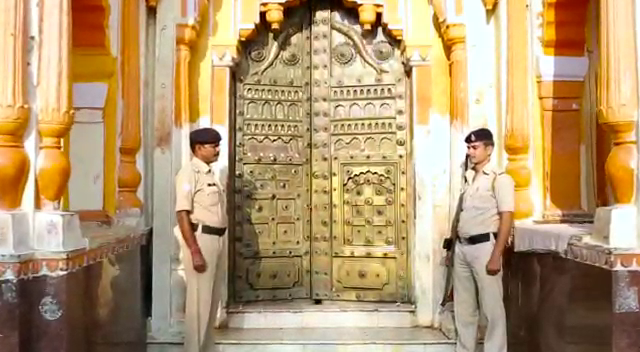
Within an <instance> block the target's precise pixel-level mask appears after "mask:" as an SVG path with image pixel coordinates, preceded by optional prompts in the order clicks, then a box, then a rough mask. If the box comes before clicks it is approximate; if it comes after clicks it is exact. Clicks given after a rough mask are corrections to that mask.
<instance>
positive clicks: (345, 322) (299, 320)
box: [228, 301, 416, 329]
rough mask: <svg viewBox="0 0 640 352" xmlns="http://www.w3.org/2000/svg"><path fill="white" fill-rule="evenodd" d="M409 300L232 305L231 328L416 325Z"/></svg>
mask: <svg viewBox="0 0 640 352" xmlns="http://www.w3.org/2000/svg"><path fill="white" fill-rule="evenodd" d="M414 312H415V308H414V307H413V306H412V305H409V304H395V303H363V302H335V301H334V302H324V303H323V304H318V305H316V304H313V303H311V302H308V301H307V302H305V301H302V302H296V301H292V302H282V303H274V302H269V303H255V304H246V305H237V306H232V307H230V308H229V311H228V326H229V328H232V329H234V328H244V329H274V328H281V329H284V328H338V327H349V328H410V327H414V326H416V319H415V314H414Z"/></svg>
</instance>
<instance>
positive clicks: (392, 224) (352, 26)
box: [311, 1, 410, 302]
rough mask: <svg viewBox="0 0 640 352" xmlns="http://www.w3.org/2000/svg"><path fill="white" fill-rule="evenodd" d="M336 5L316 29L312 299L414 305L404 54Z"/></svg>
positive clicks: (317, 15) (317, 19)
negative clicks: (411, 302) (409, 254)
mask: <svg viewBox="0 0 640 352" xmlns="http://www.w3.org/2000/svg"><path fill="white" fill-rule="evenodd" d="M325 4H326V3H325ZM331 4H332V5H331V9H329V6H328V4H327V5H318V6H320V7H319V8H317V9H315V11H314V12H313V15H312V16H313V21H312V30H311V35H312V41H311V53H312V54H311V55H312V60H311V64H312V74H311V77H312V85H311V87H312V90H311V95H312V107H311V110H312V117H313V118H312V129H313V137H312V146H313V149H312V153H311V154H312V155H311V159H312V165H311V174H312V180H311V182H312V194H311V196H312V207H313V210H312V214H313V216H312V238H313V240H312V246H313V251H312V262H311V269H312V279H311V287H312V293H313V297H314V298H320V299H335V300H358V301H397V302H404V301H407V300H408V289H407V288H408V281H409V273H408V268H407V243H408V240H407V234H408V223H407V220H408V213H407V208H406V204H407V190H408V182H407V177H408V172H407V171H408V160H407V159H408V158H407V157H408V152H409V150H408V148H409V143H408V142H407V141H409V140H410V139H408V126H409V120H408V113H407V109H406V106H405V105H406V84H407V81H406V75H405V71H404V66H403V62H402V58H401V53H400V50H397V48H396V45H395V44H396V43H394V42H393V39H391V38H389V37H387V36H386V35H385V31H384V29H383V28H380V26H377V27H374V29H373V31H372V32H370V33H367V32H364V33H363V31H362V29H361V27H360V25H359V23H358V14H357V12H356V11H355V10H346V9H344V8H343V7H342V3H341V1H334V2H331ZM323 6H324V7H323Z"/></svg>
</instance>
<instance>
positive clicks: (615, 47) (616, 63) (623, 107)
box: [598, 0, 638, 204]
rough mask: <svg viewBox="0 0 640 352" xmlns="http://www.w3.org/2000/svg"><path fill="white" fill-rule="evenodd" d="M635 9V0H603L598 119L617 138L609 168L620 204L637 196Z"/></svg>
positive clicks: (608, 174) (612, 184)
mask: <svg viewBox="0 0 640 352" xmlns="http://www.w3.org/2000/svg"><path fill="white" fill-rule="evenodd" d="M634 13H635V11H634V1H633V0H601V1H600V41H599V45H600V76H599V77H600V80H599V82H598V83H599V84H598V86H599V92H600V101H599V107H598V122H599V123H600V124H602V125H603V126H604V128H605V129H606V130H607V131H608V132H609V134H610V136H611V139H612V141H613V148H612V149H611V152H610V153H609V156H608V157H607V161H606V164H605V170H606V174H607V180H608V182H609V186H610V188H611V191H612V193H613V198H614V201H615V203H616V204H631V203H633V200H634V196H635V179H634V178H635V170H636V164H637V152H636V142H637V141H636V136H635V125H636V119H637V113H638V82H637V74H636V70H637V69H636V59H637V58H636V51H635V40H634V33H635V30H634Z"/></svg>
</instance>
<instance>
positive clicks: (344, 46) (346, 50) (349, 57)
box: [331, 42, 356, 66]
mask: <svg viewBox="0 0 640 352" xmlns="http://www.w3.org/2000/svg"><path fill="white" fill-rule="evenodd" d="M331 53H332V54H333V60H334V61H335V62H336V63H338V64H339V65H342V66H347V65H350V64H351V63H353V61H354V60H355V58H356V53H355V50H354V49H353V46H351V45H350V44H349V43H346V42H343V43H340V44H338V45H336V46H334V47H333V49H332V50H331Z"/></svg>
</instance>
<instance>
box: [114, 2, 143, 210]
mask: <svg viewBox="0 0 640 352" xmlns="http://www.w3.org/2000/svg"><path fill="white" fill-rule="evenodd" d="M139 22H140V3H139V2H138V1H127V2H125V3H124V6H123V9H122V25H123V28H122V43H123V44H122V52H121V55H122V60H123V61H122V95H123V115H122V127H121V133H122V135H121V139H120V163H119V169H118V210H119V211H122V210H126V209H142V201H141V200H140V198H138V194H137V192H138V187H139V186H140V182H141V181H142V175H141V174H140V171H138V168H137V166H136V156H137V154H138V151H139V150H140V145H141V135H140V25H139Z"/></svg>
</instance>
